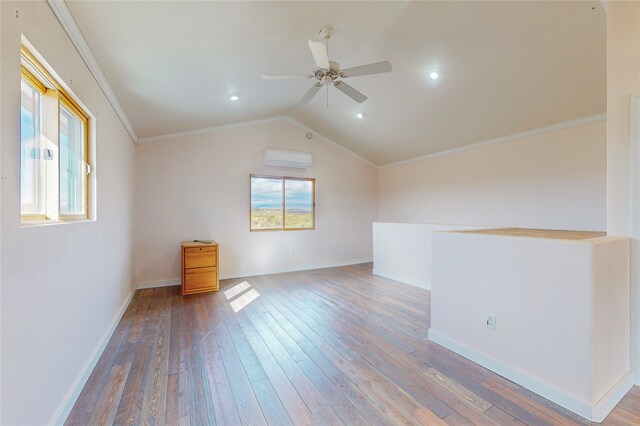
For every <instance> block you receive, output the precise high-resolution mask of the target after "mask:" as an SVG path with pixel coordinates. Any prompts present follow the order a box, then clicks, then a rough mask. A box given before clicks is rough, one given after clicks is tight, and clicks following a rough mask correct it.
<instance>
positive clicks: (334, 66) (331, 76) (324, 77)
mask: <svg viewBox="0 0 640 426" xmlns="http://www.w3.org/2000/svg"><path fill="white" fill-rule="evenodd" d="M329 66H330V68H329V69H328V70H326V69H322V68H317V67H316V69H315V70H314V72H313V75H314V76H315V78H317V79H318V80H319V81H320V82H321V83H322V84H325V85H328V84H333V82H334V81H335V80H336V79H338V78H340V71H341V68H340V65H339V64H338V63H337V62H333V61H329Z"/></svg>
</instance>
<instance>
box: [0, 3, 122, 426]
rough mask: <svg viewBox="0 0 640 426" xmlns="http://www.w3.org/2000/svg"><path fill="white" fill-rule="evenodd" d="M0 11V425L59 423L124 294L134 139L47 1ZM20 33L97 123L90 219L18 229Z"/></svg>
mask: <svg viewBox="0 0 640 426" xmlns="http://www.w3.org/2000/svg"><path fill="white" fill-rule="evenodd" d="M0 8H1V10H2V13H1V17H2V23H1V31H2V33H1V48H0V59H1V69H0V71H1V73H0V75H1V77H0V79H1V81H0V84H1V85H2V99H1V104H0V108H1V121H2V133H1V146H0V158H1V170H2V200H1V208H0V213H1V217H2V222H1V242H2V247H3V251H2V259H1V277H0V279H1V280H2V287H1V289H2V290H1V291H2V305H1V311H2V313H1V319H2V366H1V373H2V402H1V412H2V417H1V419H0V423H2V424H7V425H9V424H33V425H42V424H49V423H51V422H53V421H56V420H60V419H59V418H58V416H62V420H64V415H65V412H64V410H65V408H69V407H68V405H67V402H69V401H70V399H72V397H73V392H74V391H75V390H76V389H77V385H78V384H81V382H82V379H83V374H85V373H86V372H87V367H90V363H91V361H92V360H93V356H94V355H95V353H96V351H97V350H98V349H99V345H100V344H101V343H102V341H101V340H102V338H103V337H104V336H105V334H107V333H108V331H109V330H110V327H111V326H112V325H113V322H114V320H117V318H118V315H119V313H120V310H121V308H122V307H123V304H124V303H125V302H126V301H127V300H128V297H129V296H130V294H131V290H132V276H131V271H132V264H133V262H132V223H133V166H134V145H133V143H132V140H131V139H130V137H129V135H128V134H127V132H126V131H125V129H124V127H123V126H122V125H121V123H120V121H119V120H118V118H117V116H116V115H115V113H114V112H113V109H112V108H111V105H110V104H109V103H108V101H107V99H106V98H105V97H104V95H103V93H102V91H101V90H100V88H99V86H98V85H97V83H96V82H95V80H94V79H93V78H92V76H91V74H90V73H89V71H88V69H87V67H86V66H85V64H84V63H83V61H82V59H81V58H80V56H79V55H78V53H77V52H76V50H75V49H74V47H73V44H72V43H71V41H70V40H69V39H68V37H67V35H66V33H65V32H64V30H63V29H62V27H61V26H60V25H59V23H58V21H57V19H56V17H55V16H54V14H53V12H52V11H51V10H50V8H49V6H48V5H47V4H46V3H45V2H15V3H14V2H5V1H3V2H1V3H0ZM16 11H18V17H16ZM21 33H23V34H24V35H25V36H26V37H27V39H28V40H29V41H30V42H31V43H32V44H33V45H34V47H35V48H36V49H37V50H38V51H39V52H40V53H41V54H42V55H43V56H44V58H45V59H46V60H47V61H48V62H49V64H50V65H51V66H52V67H53V68H54V69H55V70H56V71H57V73H58V74H59V75H60V76H61V78H62V79H63V80H64V81H65V82H66V83H67V84H68V85H69V86H70V87H71V89H72V90H73V92H74V93H75V94H76V95H77V96H78V97H79V98H80V99H81V100H82V101H83V102H84V104H85V105H86V106H87V107H88V109H89V110H90V111H91V113H92V114H93V115H94V116H95V117H96V119H97V123H96V131H97V135H96V137H97V163H96V166H95V168H94V172H95V177H96V179H97V207H98V211H97V213H98V220H97V221H95V222H87V223H77V224H64V225H48V226H41V227H31V228H22V227H21V226H20V192H19V188H20V179H19V160H20V153H19V147H20V143H19V140H20V129H19V123H20V120H19V110H20V36H21ZM72 80H73V84H71V81H72ZM89 372H90V370H89Z"/></svg>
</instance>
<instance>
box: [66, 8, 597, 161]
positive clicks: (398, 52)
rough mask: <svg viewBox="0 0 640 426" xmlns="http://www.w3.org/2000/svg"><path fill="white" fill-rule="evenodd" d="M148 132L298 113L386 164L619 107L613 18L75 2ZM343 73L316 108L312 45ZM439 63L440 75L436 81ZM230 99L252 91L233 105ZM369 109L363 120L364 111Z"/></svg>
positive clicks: (541, 12)
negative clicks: (351, 73)
mask: <svg viewBox="0 0 640 426" xmlns="http://www.w3.org/2000/svg"><path fill="white" fill-rule="evenodd" d="M67 5H68V7H69V10H70V11H71V13H72V14H73V17H74V19H75V20H76V23H77V24H78V26H79V28H80V29H81V31H82V33H83V35H84V37H85V39H86V40H87V43H88V44H89V46H90V48H91V50H92V52H93V54H94V56H95V57H96V59H97V61H98V63H99V65H100V67H101V68H102V71H103V72H104V74H105V76H106V77H107V80H108V81H109V84H110V85H111V87H112V88H113V90H114V92H115V94H116V96H117V98H118V100H119V101H120V103H121V104H122V106H123V108H124V110H125V112H126V114H127V117H128V118H129V120H130V121H131V122H132V124H133V127H134V129H135V131H136V133H137V134H138V136H139V137H143V138H144V137H150V136H156V135H163V134H167V133H174V132H181V131H187V130H194V129H200V128H206V127H212V126H216V125H222V124H230V123H237V122H244V121H250V120H257V119H262V118H267V117H273V116H280V115H289V116H291V117H292V118H294V119H296V120H297V121H299V122H301V123H302V124H304V125H306V126H308V127H310V128H312V129H314V130H316V131H317V132H319V133H321V134H323V135H325V136H327V137H329V138H331V139H332V140H334V141H335V142H337V143H340V144H342V145H344V146H345V147H346V148H348V149H350V150H352V151H354V152H356V153H357V154H360V155H361V156H363V157H365V158H367V159H369V160H370V161H372V162H374V163H376V164H378V165H384V164H389V163H392V162H396V161H401V160H405V159H409V158H413V157H417V156H421V155H427V154H430V153H435V152H440V151H444V150H448V149H453V148H458V147H462V146H465V145H469V144H473V143H477V142H481V141H485V140H490V139H494V138H498V137H502V136H506V135H510V134H514V133H518V132H523V131H526V130H530V129H535V128H539V127H544V126H547V125H551V124H555V123H559V122H563V121H567V120H572V119H577V118H581V117H585V116H589V115H593V114H598V113H602V112H604V111H605V110H606V53H605V43H606V23H605V14H604V11H603V10H602V6H601V5H600V3H599V2H596V1H583V2H580V1H579V2H574V1H569V2H559V1H556V2H537V1H533V2H325V1H317V2H189V1H180V2H164V1H140V2H138V1H128V2H114V1H73V2H67ZM324 26H332V27H333V28H334V30H333V33H332V36H331V39H330V41H329V57H330V59H331V60H333V61H336V62H338V63H339V64H340V65H341V66H342V67H343V68H349V67H353V66H357V65H361V64H365V63H370V62H378V61H383V60H390V61H391V62H392V64H393V71H392V72H391V73H388V74H379V75H371V76H363V77H354V78H351V79H349V81H348V82H349V84H351V85H352V86H353V87H355V88H356V89H358V90H360V91H361V92H363V93H364V94H365V95H367V96H368V97H369V99H368V100H367V101H365V102H364V103H363V104H357V103H355V102H354V101H353V100H351V99H349V98H347V97H346V96H345V95H343V94H342V93H340V92H338V91H337V90H335V89H334V88H331V89H330V90H329V91H328V108H327V93H326V92H325V91H321V92H320V93H319V94H318V95H317V96H316V97H315V98H314V99H313V100H312V101H311V102H310V103H309V104H308V105H304V106H303V105H299V104H298V100H299V99H300V98H301V97H302V95H303V94H304V93H305V92H306V91H307V89H308V88H309V87H310V86H311V84H312V82H311V81H309V80H295V81H263V80H262V79H261V78H260V75H261V74H262V73H273V74H277V73H309V72H311V71H312V67H313V64H314V62H313V57H312V56H311V54H310V52H309V48H308V45H307V40H319V39H318V35H317V33H318V30H319V29H320V28H322V27H324ZM434 67H435V68H437V69H438V70H439V71H440V74H441V78H440V79H438V80H435V81H433V80H429V79H428V78H427V77H426V71H427V70H428V69H430V68H434ZM231 94H238V95H239V96H240V99H239V100H237V101H230V100H229V96H230V95H231ZM359 111H364V112H365V113H366V116H365V118H364V119H357V118H356V117H355V113H356V112H359Z"/></svg>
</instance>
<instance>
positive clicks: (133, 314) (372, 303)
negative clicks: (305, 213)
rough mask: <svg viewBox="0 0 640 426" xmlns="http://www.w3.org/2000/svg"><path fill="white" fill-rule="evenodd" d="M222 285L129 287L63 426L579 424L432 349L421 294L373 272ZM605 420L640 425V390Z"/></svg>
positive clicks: (353, 269) (334, 271)
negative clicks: (185, 292) (199, 289)
mask: <svg viewBox="0 0 640 426" xmlns="http://www.w3.org/2000/svg"><path fill="white" fill-rule="evenodd" d="M220 287H221V289H220V291H219V292H217V293H209V294H204V295H194V296H187V297H182V296H180V295H179V288H178V287H165V288H157V289H146V290H139V291H137V292H136V293H135V295H134V298H133V300H132V302H131V305H130V306H129V308H128V309H127V311H126V313H125V315H124V317H123V318H122V321H121V322H120V324H119V325H118V328H117V329H116V331H115V333H114V335H113V337H112V338H111V341H110V342H109V344H108V346H107V348H106V349H105V351H104V353H103V355H102V357H101V358H100V361H99V362H98V365H97V366H96V368H95V370H94V371H93V373H92V375H91V377H90V378H89V380H88V382H87V384H86V386H85V387H84V389H83V391H82V393H81V394H80V397H79V398H78V401H77V402H76V404H75V406H74V408H73V410H72V411H71V413H70V415H69V417H68V419H67V422H66V424H67V425H83V426H84V425H106V424H117V425H138V424H169V425H187V424H191V425H209V424H211V425H213V424H223V425H232V426H235V425H262V424H272V425H337V424H347V425H364V424H376V425H378V424H379V425H392V424H415V425H444V424H448V425H472V424H473V425H523V424H525V425H576V424H580V425H582V424H588V422H586V421H585V420H583V419H581V418H579V417H577V416H575V415H573V414H572V413H570V412H568V411H566V410H564V409H562V408H561V407H559V406H557V405H555V404H553V403H551V402H549V401H547V400H545V399H544V398H541V397H539V396H537V395H536V394H533V393H532V392H529V391H527V390H526V389H524V388H521V387H520V386H518V385H516V384H514V383H512V382H510V381H508V380H506V379H504V378H502V377H500V376H498V375H496V374H494V373H492V372H490V371H488V370H486V369H484V368H482V367H480V366H478V365H476V364H474V363H472V362H470V361H468V360H466V359H465V358H462V357H460V356H458V355H456V354H454V353H453V352H450V351H448V350H446V349H444V348H442V347H440V346H438V345H436V344H433V343H431V342H430V341H429V340H428V339H427V330H428V329H429V318H430V312H429V310H430V301H429V298H430V294H429V292H428V291H426V290H422V289H418V288H415V287H412V286H408V285H404V284H400V283H397V282H395V281H391V280H387V279H384V278H380V277H377V276H374V275H372V274H371V264H362V265H353V266H345V267H339V268H329V269H319V270H314V271H305V272H293V273H285V274H277V275H263V276H257V277H249V278H246V279H234V280H226V281H222V282H221V283H220ZM240 289H242V292H240V293H238V291H239V290H240ZM225 293H226V294H225ZM236 293H238V294H236ZM227 296H228V297H227ZM604 424H605V425H638V424H640V389H639V388H637V387H635V388H634V389H633V390H632V391H631V392H630V393H629V394H628V395H627V396H626V397H625V399H624V400H623V401H622V402H621V403H620V404H618V406H617V407H616V409H615V411H614V412H613V413H612V414H611V415H609V417H608V418H607V419H606V420H605V422H604Z"/></svg>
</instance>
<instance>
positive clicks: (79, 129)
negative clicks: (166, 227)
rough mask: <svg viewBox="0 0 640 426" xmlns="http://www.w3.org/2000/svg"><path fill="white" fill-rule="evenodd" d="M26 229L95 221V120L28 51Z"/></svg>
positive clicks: (23, 153) (23, 111) (23, 159)
mask: <svg viewBox="0 0 640 426" xmlns="http://www.w3.org/2000/svg"><path fill="white" fill-rule="evenodd" d="M21 64H22V68H21V77H22V78H21V82H20V88H21V101H20V103H21V105H20V206H21V207H20V208H21V215H22V221H23V223H32V222H43V221H67V220H78V219H87V218H88V217H89V173H90V170H91V169H90V167H89V162H88V159H89V152H88V151H89V115H88V114H87V113H86V112H85V111H84V110H83V109H82V107H80V106H79V105H78V104H77V103H76V102H75V101H74V99H73V98H72V97H71V96H70V95H69V93H68V92H67V91H65V90H64V89H63V87H62V86H61V85H60V83H59V82H58V81H57V80H56V79H55V78H54V77H53V76H52V75H51V74H50V73H49V72H48V71H47V69H46V68H45V67H44V66H43V65H42V64H41V62H40V61H38V60H37V59H36V58H35V56H34V55H33V54H32V53H31V52H30V51H29V50H27V49H26V48H25V47H23V48H22V51H21Z"/></svg>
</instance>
